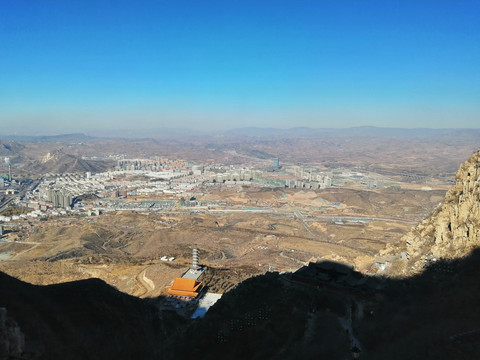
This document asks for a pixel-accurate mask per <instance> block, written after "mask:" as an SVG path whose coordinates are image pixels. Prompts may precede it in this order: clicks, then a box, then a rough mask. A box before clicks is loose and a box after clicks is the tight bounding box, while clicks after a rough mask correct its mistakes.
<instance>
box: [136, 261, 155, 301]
mask: <svg viewBox="0 0 480 360" xmlns="http://www.w3.org/2000/svg"><path fill="white" fill-rule="evenodd" d="M147 269H148V267H147V268H145V269H143V270H142V271H140V272H139V273H138V275H137V281H138V282H139V283H140V284H141V285H142V286H143V287H144V288H145V292H144V293H143V294H142V295H141V297H147V296H149V295H150V294H151V293H152V292H153V291H154V290H155V284H154V283H153V281H152V280H151V279H149V278H148V277H147V275H146V274H145V273H146V271H147Z"/></svg>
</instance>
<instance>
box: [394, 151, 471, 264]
mask: <svg viewBox="0 0 480 360" xmlns="http://www.w3.org/2000/svg"><path fill="white" fill-rule="evenodd" d="M403 241H404V242H405V246H406V251H407V254H408V258H409V261H408V263H409V266H408V268H409V269H410V270H413V271H418V270H420V269H421V267H422V266H423V264H424V263H425V258H429V259H438V258H446V259H449V258H459V257H463V256H466V255H467V254H469V253H470V252H471V250H472V249H473V248H474V247H476V246H478V245H480V150H478V151H477V152H475V153H474V154H473V155H472V157H471V158H470V159H469V160H467V161H466V162H465V163H463V164H462V165H461V166H460V169H459V170H458V171H457V174H456V184H455V186H453V187H452V188H451V189H450V190H449V191H448V192H447V194H446V196H445V201H444V202H443V203H442V204H440V205H439V206H438V207H437V208H436V209H435V210H434V212H433V213H432V215H430V216H429V217H428V218H426V219H425V220H423V221H422V222H421V223H420V224H419V225H417V226H416V227H415V228H413V229H412V230H411V231H410V232H409V233H407V234H406V235H405V236H404V237H403ZM406 272H409V271H406Z"/></svg>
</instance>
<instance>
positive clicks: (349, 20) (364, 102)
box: [0, 0, 480, 134]
mask: <svg viewBox="0 0 480 360" xmlns="http://www.w3.org/2000/svg"><path fill="white" fill-rule="evenodd" d="M478 19H480V2H479V1H468V0H462V1H453V0H452V1H441V0H435V1H434V0H432V1H422V0H412V1H408V0H400V1H389V0H381V1H370V0H357V1H343V0H330V1H329V0H316V1H293V0H292V1H282V0H274V1H260V0H256V1H248V0H238V1H235V0H219V1H206V0H205V1H194V0H190V1H183V0H168V1H122V0H115V1H108V0H102V1H89V0H81V1H56V0H36V1H31V0H27V1H23V0H16V1H9V2H7V1H2V2H0V125H1V127H2V129H3V130H0V132H4V133H5V132H7V133H8V132H13V131H15V132H21V133H44V134H47V133H64V132H71V131H87V132H90V133H91V132H92V131H93V130H95V129H99V130H105V129H110V128H114V129H131V128H140V129H147V128H160V127H186V128H197V129H212V128H219V129H228V128H236V127H243V126H261V127H280V128H288V127H293V126H310V127H350V126H360V125H373V126H388V127H433V128H442V127H470V128H479V127H480V21H478ZM5 129H6V130H5Z"/></svg>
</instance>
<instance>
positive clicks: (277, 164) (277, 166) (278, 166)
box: [273, 158, 280, 169]
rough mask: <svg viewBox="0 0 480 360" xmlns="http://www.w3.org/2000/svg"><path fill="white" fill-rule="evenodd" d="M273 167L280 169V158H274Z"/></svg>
mask: <svg viewBox="0 0 480 360" xmlns="http://www.w3.org/2000/svg"><path fill="white" fill-rule="evenodd" d="M273 168H274V169H280V159H278V158H275V159H273Z"/></svg>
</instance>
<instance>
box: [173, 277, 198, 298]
mask: <svg viewBox="0 0 480 360" xmlns="http://www.w3.org/2000/svg"><path fill="white" fill-rule="evenodd" d="M202 287H203V285H202V283H201V282H198V281H197V280H195V279H185V278H175V280H173V284H172V285H170V288H169V289H168V291H167V294H169V295H176V296H183V297H190V298H196V297H197V296H198V295H199V294H200V291H201V290H202Z"/></svg>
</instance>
